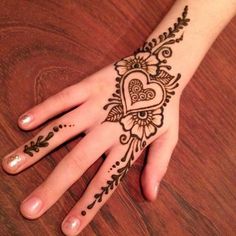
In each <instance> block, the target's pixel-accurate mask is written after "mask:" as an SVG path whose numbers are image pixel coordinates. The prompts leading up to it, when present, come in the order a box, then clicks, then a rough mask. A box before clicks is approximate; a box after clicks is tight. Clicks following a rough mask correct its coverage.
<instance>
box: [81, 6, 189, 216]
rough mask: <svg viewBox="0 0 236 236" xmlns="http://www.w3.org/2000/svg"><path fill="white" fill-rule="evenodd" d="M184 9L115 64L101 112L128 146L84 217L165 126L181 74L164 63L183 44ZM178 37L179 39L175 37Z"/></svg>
mask: <svg viewBox="0 0 236 236" xmlns="http://www.w3.org/2000/svg"><path fill="white" fill-rule="evenodd" d="M187 13H188V6H185V8H184V10H183V12H182V15H181V16H180V17H178V19H177V22H176V23H174V25H173V26H172V27H169V28H168V31H167V32H164V33H163V34H161V35H159V37H158V38H154V39H152V40H150V41H148V42H145V43H144V45H143V47H141V48H140V49H139V50H138V51H137V52H135V53H134V55H132V56H129V57H126V58H124V59H122V60H121V61H118V62H116V63H115V70H116V71H117V75H118V77H117V78H116V81H117V84H116V88H118V89H117V90H116V91H115V93H113V94H112V98H109V99H108V103H107V104H106V105H105V106H104V110H107V109H108V108H109V107H110V110H109V112H108V114H107V117H106V119H105V121H107V122H119V123H120V125H121V127H122V130H123V131H124V133H123V134H121V136H120V143H121V144H124V145H125V144H127V151H126V153H125V154H124V156H123V157H122V158H121V159H120V160H119V161H116V162H115V163H114V164H113V165H112V167H111V168H110V169H109V171H108V172H110V171H112V170H113V169H116V171H114V172H113V174H111V177H110V179H109V180H107V182H106V184H105V185H104V186H102V187H101V189H100V191H99V192H97V193H96V194H94V197H93V200H92V202H91V203H90V204H88V205H87V206H86V209H84V210H82V211H81V215H83V216H85V215H86V214H87V210H90V209H92V208H93V207H94V206H95V205H96V204H97V203H99V202H102V201H103V197H104V196H105V195H106V194H108V193H109V192H110V191H112V190H113V189H114V188H115V186H117V185H118V183H119V182H120V181H121V180H122V179H123V178H124V176H125V175H126V173H127V172H128V170H129V168H130V167H131V165H132V163H133V161H134V159H135V158H134V157H135V154H136V153H137V152H138V151H140V150H142V149H143V148H145V147H146V146H147V145H148V143H149V142H147V141H148V140H149V139H150V138H151V137H152V136H154V135H155V134H156V133H157V132H158V130H159V128H160V127H161V126H162V125H163V122H164V108H165V106H166V105H167V103H168V102H169V101H170V99H171V97H172V96H173V95H174V94H175V91H174V90H175V89H176V88H177V87H178V85H179V84H178V81H179V79H180V77H181V75H180V74H177V75H175V76H173V75H170V74H169V72H168V70H171V66H170V65H168V64H167V59H168V58H170V57H171V56H172V48H171V46H172V45H173V44H175V43H179V42H181V41H182V40H183V33H181V34H180V32H181V31H182V30H183V28H184V27H186V26H187V25H188V22H189V21H190V19H189V18H187ZM178 34H179V35H178Z"/></svg>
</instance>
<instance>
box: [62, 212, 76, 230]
mask: <svg viewBox="0 0 236 236" xmlns="http://www.w3.org/2000/svg"><path fill="white" fill-rule="evenodd" d="M79 226H80V220H79V219H78V218H76V217H73V216H70V217H68V218H67V219H66V221H65V222H64V223H63V225H62V228H63V231H64V232H65V233H66V234H76V233H77V232H78V230H79Z"/></svg>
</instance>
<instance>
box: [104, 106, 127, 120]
mask: <svg viewBox="0 0 236 236" xmlns="http://www.w3.org/2000/svg"><path fill="white" fill-rule="evenodd" d="M122 112H123V108H122V106H121V105H120V104H119V105H116V106H114V107H112V108H111V110H110V111H109V113H108V115H107V118H106V120H105V121H110V122H117V121H119V120H120V119H121V117H122Z"/></svg>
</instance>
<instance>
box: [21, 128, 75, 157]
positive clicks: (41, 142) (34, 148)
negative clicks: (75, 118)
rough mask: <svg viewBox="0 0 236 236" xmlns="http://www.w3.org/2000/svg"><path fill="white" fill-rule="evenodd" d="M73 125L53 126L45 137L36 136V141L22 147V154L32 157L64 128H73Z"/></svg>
mask: <svg viewBox="0 0 236 236" xmlns="http://www.w3.org/2000/svg"><path fill="white" fill-rule="evenodd" d="M73 126H75V125H74V124H73V125H66V124H64V125H63V124H60V125H58V126H54V127H53V128H52V130H51V131H49V132H48V134H47V135H46V137H45V136H43V135H40V136H38V138H37V140H36V141H31V142H30V143H29V144H26V145H25V147H24V151H23V152H24V153H26V154H27V155H29V156H31V157H32V156H34V152H36V153H37V152H39V151H40V148H43V147H47V146H48V145H49V140H50V139H51V138H52V137H54V134H55V133H57V132H59V131H60V130H61V129H62V128H65V127H73Z"/></svg>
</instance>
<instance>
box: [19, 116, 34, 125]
mask: <svg viewBox="0 0 236 236" xmlns="http://www.w3.org/2000/svg"><path fill="white" fill-rule="evenodd" d="M32 118H33V117H32V116H31V115H23V116H22V117H21V118H20V122H21V124H22V125H27V124H29V123H30V122H31V121H32Z"/></svg>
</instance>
